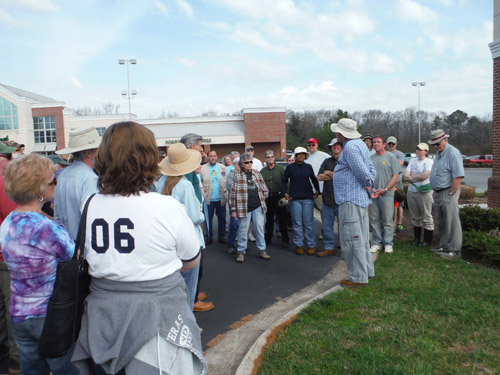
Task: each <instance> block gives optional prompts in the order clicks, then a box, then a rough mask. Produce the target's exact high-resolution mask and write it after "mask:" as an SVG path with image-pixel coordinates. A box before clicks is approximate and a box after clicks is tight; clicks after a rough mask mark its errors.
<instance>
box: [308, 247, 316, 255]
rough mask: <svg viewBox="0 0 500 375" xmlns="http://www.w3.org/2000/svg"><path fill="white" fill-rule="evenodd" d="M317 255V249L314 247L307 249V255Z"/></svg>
mask: <svg viewBox="0 0 500 375" xmlns="http://www.w3.org/2000/svg"><path fill="white" fill-rule="evenodd" d="M315 253H316V249H315V248H314V247H310V248H309V249H307V255H314V254H315Z"/></svg>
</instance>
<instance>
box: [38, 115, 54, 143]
mask: <svg viewBox="0 0 500 375" xmlns="http://www.w3.org/2000/svg"><path fill="white" fill-rule="evenodd" d="M33 131H34V136H35V143H55V142H56V120H55V117H54V116H44V117H33Z"/></svg>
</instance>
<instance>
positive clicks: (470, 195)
mask: <svg viewBox="0 0 500 375" xmlns="http://www.w3.org/2000/svg"><path fill="white" fill-rule="evenodd" d="M474 198H476V188H475V187H474V186H469V185H460V196H459V197H458V199H461V200H466V201H470V200H472V199H474Z"/></svg>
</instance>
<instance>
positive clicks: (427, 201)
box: [404, 143, 434, 247]
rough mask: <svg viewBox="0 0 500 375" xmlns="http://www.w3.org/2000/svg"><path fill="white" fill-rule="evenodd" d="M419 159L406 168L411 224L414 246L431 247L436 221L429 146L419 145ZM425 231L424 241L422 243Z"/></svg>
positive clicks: (413, 160)
mask: <svg viewBox="0 0 500 375" xmlns="http://www.w3.org/2000/svg"><path fill="white" fill-rule="evenodd" d="M416 152H417V157H416V158H414V159H411V160H410V162H409V163H408V166H407V167H406V172H405V175H404V177H405V181H407V182H409V183H410V184H409V185H408V196H407V200H408V206H409V208H410V216H411V224H412V225H413V232H414V234H415V241H413V245H415V246H422V247H427V246H430V245H431V242H432V236H433V233H434V219H433V218H432V205H433V204H434V199H433V197H432V190H431V187H430V183H429V176H430V174H431V169H432V163H433V161H432V160H431V159H429V158H428V157H427V154H428V153H429V145H428V144H427V143H419V144H418V145H417V151H416ZM422 228H423V229H424V241H423V242H420V237H421V235H422Z"/></svg>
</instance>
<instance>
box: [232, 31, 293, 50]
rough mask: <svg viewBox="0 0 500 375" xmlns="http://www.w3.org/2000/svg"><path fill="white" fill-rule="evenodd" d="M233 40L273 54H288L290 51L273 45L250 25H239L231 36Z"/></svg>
mask: <svg viewBox="0 0 500 375" xmlns="http://www.w3.org/2000/svg"><path fill="white" fill-rule="evenodd" d="M231 38H232V39H234V40H236V41H238V42H242V43H248V44H251V45H254V46H256V47H259V48H262V49H263V50H265V51H269V52H273V53H282V54H285V53H288V49H287V48H286V47H283V46H277V45H273V44H271V43H270V42H269V41H268V40H267V39H266V38H265V37H264V36H263V35H262V34H261V33H260V32H259V31H257V30H255V29H253V28H252V27H251V26H250V25H237V26H236V28H235V29H234V31H233V33H232V34H231Z"/></svg>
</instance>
